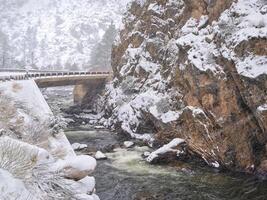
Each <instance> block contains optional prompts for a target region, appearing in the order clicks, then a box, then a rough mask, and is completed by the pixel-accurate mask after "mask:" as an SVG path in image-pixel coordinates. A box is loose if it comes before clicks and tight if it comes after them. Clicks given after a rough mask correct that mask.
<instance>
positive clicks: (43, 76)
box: [0, 69, 112, 103]
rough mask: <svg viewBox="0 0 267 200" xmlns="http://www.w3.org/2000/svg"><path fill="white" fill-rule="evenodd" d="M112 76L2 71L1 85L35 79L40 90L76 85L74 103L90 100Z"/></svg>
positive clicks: (0, 72) (71, 72)
mask: <svg viewBox="0 0 267 200" xmlns="http://www.w3.org/2000/svg"><path fill="white" fill-rule="evenodd" d="M111 76H112V73H111V72H108V71H104V72H101V71H55V70H53V71H40V70H27V71H26V70H16V69H14V70H13V69H0V83H1V82H7V81H21V80H29V79H33V80H34V81H35V82H36V84H37V85H38V87H39V88H48V87H58V86H68V85H74V86H75V88H74V102H76V103H82V102H83V101H84V100H85V99H86V100H90V99H93V98H94V97H95V96H97V93H98V92H99V91H100V90H101V89H103V88H104V86H105V84H106V82H107V80H108V79H109V78H110V77H111Z"/></svg>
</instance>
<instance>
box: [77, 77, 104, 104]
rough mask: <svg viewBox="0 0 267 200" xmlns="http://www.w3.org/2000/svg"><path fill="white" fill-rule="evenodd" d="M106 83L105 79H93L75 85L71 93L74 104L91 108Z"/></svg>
mask: <svg viewBox="0 0 267 200" xmlns="http://www.w3.org/2000/svg"><path fill="white" fill-rule="evenodd" d="M106 82H107V80H106V79H95V80H90V81H87V82H86V83H83V84H78V85H76V86H75V87H74V91H73V96H74V103H75V104H76V105H80V106H83V107H86V108H91V107H92V105H93V104H94V103H95V101H96V99H97V97H98V95H100V94H102V93H103V92H104V89H105V85H106Z"/></svg>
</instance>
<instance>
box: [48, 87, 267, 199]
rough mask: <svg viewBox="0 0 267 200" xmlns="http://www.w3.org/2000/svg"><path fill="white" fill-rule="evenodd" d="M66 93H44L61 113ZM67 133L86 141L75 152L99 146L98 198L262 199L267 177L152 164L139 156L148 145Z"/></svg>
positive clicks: (80, 131)
mask: <svg viewBox="0 0 267 200" xmlns="http://www.w3.org/2000/svg"><path fill="white" fill-rule="evenodd" d="M55 93H56V96H55ZM69 94H71V92H70V91H69V90H68V89H66V88H65V89H64V92H61V93H60V92H59V91H58V90H55V91H54V90H49V91H46V95H47V99H48V103H49V105H50V106H51V107H52V109H53V111H54V112H60V111H59V110H60V109H58V108H59V107H60V106H64V107H66V106H67V105H68V104H70V103H71V101H70V98H69V97H68V98H67V97H66V95H69ZM59 97H62V98H61V100H59ZM64 99H65V100H64ZM58 101H59V102H60V103H59V104H58V103H56V102H58ZM55 108H56V109H55ZM66 135H67V137H68V139H69V141H70V142H71V143H75V142H78V143H82V144H87V145H88V148H87V149H85V150H83V151H82V152H80V153H83V154H89V155H93V154H94V152H96V151H98V150H100V151H102V152H104V153H105V154H106V155H107V157H108V159H107V160H99V161H98V166H97V169H96V171H95V172H94V174H93V176H94V177H95V178H96V183H97V185H96V190H97V194H98V195H99V197H100V198H101V200H249V199H251V200H266V199H267V182H266V181H262V180H259V179H257V178H255V177H252V176H247V175H244V174H236V173H230V172H224V173H222V172H218V171H216V170H214V169H212V168H209V167H207V166H205V165H204V166H202V165H200V164H199V163H183V162H179V161H176V162H174V164H172V165H171V166H170V165H151V164H148V163H147V162H145V161H144V159H143V158H142V153H143V152H144V151H151V149H149V147H146V146H136V147H134V148H131V149H126V148H124V147H123V145H122V144H123V141H125V139H126V138H124V137H123V136H120V135H118V134H116V133H114V132H111V131H109V130H94V129H84V128H80V127H76V128H72V129H70V130H66ZM77 153H78V154H79V152H77Z"/></svg>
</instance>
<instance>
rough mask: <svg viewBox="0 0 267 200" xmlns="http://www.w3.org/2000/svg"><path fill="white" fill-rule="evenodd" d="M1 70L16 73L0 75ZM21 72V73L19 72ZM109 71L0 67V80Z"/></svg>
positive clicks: (108, 73) (85, 74) (101, 73)
mask: <svg viewBox="0 0 267 200" xmlns="http://www.w3.org/2000/svg"><path fill="white" fill-rule="evenodd" d="M1 72H5V73H9V72H13V73H17V74H13V75H12V73H11V74H8V75H3V76H1ZM20 73H21V74H20ZM110 74H111V73H110V72H99V71H98V72H92V71H89V72H88V71H38V70H29V71H25V70H16V71H15V70H11V71H10V70H8V71H2V70H1V69H0V81H1V82H3V81H12V80H27V79H35V78H46V77H59V76H89V75H92V76H93V75H110Z"/></svg>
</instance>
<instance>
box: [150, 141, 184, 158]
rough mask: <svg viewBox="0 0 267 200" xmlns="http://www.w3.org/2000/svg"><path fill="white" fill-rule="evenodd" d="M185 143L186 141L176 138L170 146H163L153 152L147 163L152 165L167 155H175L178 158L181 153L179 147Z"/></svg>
mask: <svg viewBox="0 0 267 200" xmlns="http://www.w3.org/2000/svg"><path fill="white" fill-rule="evenodd" d="M183 143H185V140H184V139H181V138H175V139H173V140H172V141H171V142H169V143H168V144H166V145H164V146H162V147H161V148H159V149H157V150H156V151H153V152H152V153H151V154H150V155H148V154H147V153H146V154H147V155H148V157H147V158H146V161H147V162H149V163H152V162H153V161H154V160H155V159H156V158H158V157H159V156H163V157H164V155H165V154H167V153H170V152H171V153H175V154H176V156H179V153H180V152H181V151H180V150H179V149H178V148H177V147H178V146H179V145H181V144H183Z"/></svg>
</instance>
